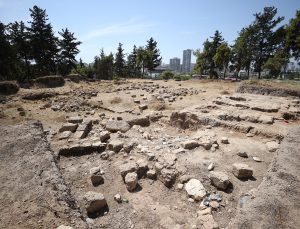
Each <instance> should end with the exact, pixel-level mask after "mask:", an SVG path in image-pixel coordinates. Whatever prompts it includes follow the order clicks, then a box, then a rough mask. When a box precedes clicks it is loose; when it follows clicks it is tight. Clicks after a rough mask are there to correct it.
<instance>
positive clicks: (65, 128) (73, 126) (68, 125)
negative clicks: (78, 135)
mask: <svg viewBox="0 0 300 229" xmlns="http://www.w3.org/2000/svg"><path fill="white" fill-rule="evenodd" d="M77 127H78V124H77V123H65V124H63V125H62V127H61V128H60V129H59V131H58V132H64V131H71V132H75V131H76V129H77Z"/></svg>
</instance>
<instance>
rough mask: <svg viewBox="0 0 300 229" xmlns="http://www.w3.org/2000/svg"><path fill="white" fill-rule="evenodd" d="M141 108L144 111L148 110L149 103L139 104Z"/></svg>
mask: <svg viewBox="0 0 300 229" xmlns="http://www.w3.org/2000/svg"><path fill="white" fill-rule="evenodd" d="M139 109H140V110H142V111H143V110H146V109H148V105H146V104H142V105H139Z"/></svg>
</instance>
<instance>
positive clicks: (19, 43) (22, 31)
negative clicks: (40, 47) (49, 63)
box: [9, 21, 31, 79]
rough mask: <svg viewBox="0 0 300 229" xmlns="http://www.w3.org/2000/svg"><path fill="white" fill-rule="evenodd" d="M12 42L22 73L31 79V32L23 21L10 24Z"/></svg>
mask: <svg viewBox="0 0 300 229" xmlns="http://www.w3.org/2000/svg"><path fill="white" fill-rule="evenodd" d="M9 29H10V34H9V37H10V41H11V44H12V46H13V47H14V49H15V52H16V55H17V58H18V60H19V62H20V73H21V75H22V76H20V77H23V75H26V76H27V79H29V78H30V77H31V70H30V42H29V32H28V30H27V28H26V26H25V24H24V22H23V21H21V22H20V23H19V22H14V23H12V24H10V26H9Z"/></svg>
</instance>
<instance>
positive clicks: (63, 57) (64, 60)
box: [58, 28, 81, 75]
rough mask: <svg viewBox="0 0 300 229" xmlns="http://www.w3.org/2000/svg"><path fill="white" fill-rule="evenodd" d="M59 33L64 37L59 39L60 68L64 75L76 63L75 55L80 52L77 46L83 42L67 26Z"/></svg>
mask: <svg viewBox="0 0 300 229" xmlns="http://www.w3.org/2000/svg"><path fill="white" fill-rule="evenodd" d="M58 33H59V34H60V35H61V36H62V39H60V40H59V41H58V44H59V55H58V59H59V66H58V69H59V72H60V73H61V74H62V75H67V74H69V73H70V72H71V70H72V68H74V67H75V65H76V59H75V57H76V55H77V54H78V53H79V50H78V48H77V46H78V45H80V44H81V42H80V41H77V40H76V38H75V37H74V33H71V32H70V31H69V30H68V29H67V28H66V29H65V30H64V29H62V31H61V32H58Z"/></svg>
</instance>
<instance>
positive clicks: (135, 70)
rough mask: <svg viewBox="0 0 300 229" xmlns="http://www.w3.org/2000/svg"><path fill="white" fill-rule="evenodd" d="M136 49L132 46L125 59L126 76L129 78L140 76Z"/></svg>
mask: <svg viewBox="0 0 300 229" xmlns="http://www.w3.org/2000/svg"><path fill="white" fill-rule="evenodd" d="M137 56H138V54H137V48H136V46H135V45H134V46H133V50H132V52H131V53H130V54H129V55H128V57H127V74H128V76H129V77H138V76H140V75H141V68H140V66H139V65H138V58H137Z"/></svg>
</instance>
